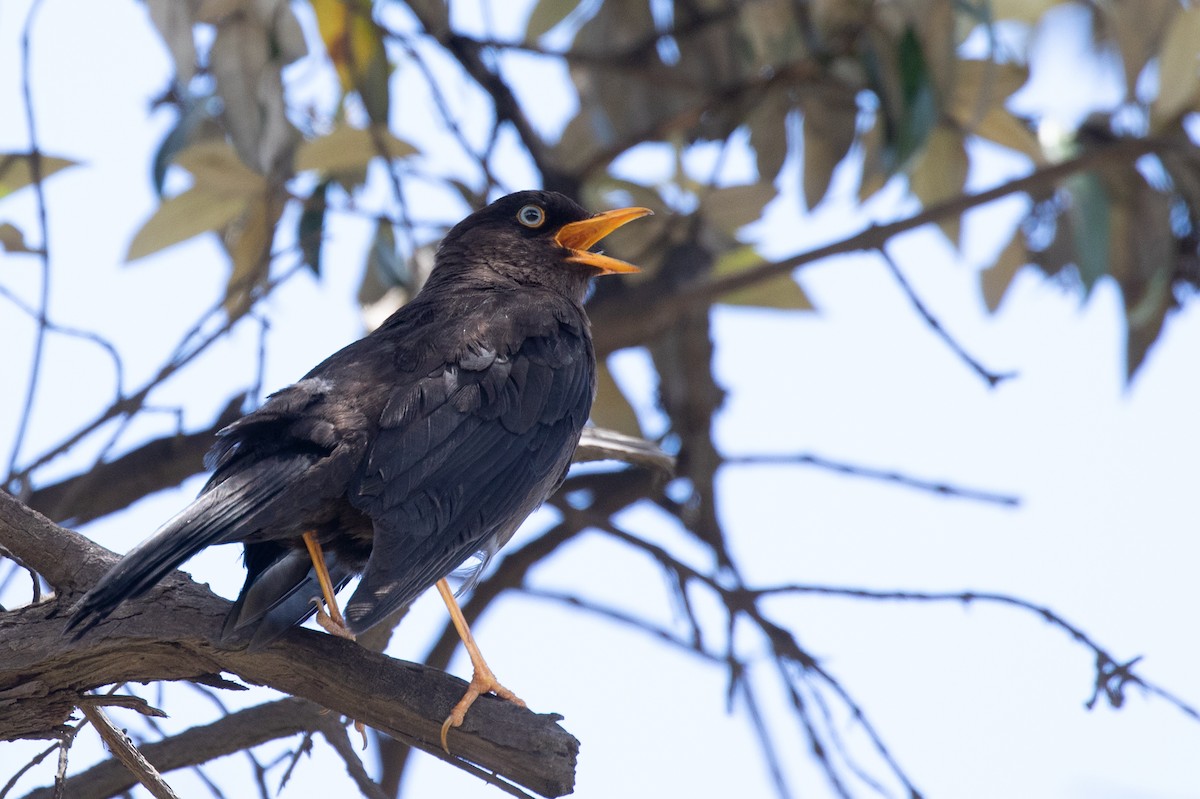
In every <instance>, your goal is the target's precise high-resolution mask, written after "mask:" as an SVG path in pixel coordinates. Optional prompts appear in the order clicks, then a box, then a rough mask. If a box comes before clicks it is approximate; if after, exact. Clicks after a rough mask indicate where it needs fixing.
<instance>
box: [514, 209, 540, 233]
mask: <svg viewBox="0 0 1200 799" xmlns="http://www.w3.org/2000/svg"><path fill="white" fill-rule="evenodd" d="M517 221H518V222H520V223H521V224H522V225H524V226H525V227H528V228H539V227H541V226H542V225H544V224H545V223H546V212H545V210H543V209H542V207H541V206H538V205H524V206H522V207H521V210H520V211H517Z"/></svg>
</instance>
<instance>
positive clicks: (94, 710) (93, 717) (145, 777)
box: [79, 702, 179, 799]
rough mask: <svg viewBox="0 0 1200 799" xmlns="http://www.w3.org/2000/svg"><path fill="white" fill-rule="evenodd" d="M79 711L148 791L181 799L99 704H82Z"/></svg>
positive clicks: (165, 798) (162, 798)
mask: <svg viewBox="0 0 1200 799" xmlns="http://www.w3.org/2000/svg"><path fill="white" fill-rule="evenodd" d="M79 711H80V712H81V713H83V715H84V717H85V718H87V720H88V721H89V722H91V724H92V726H93V727H95V728H96V731H97V732H98V733H100V737H101V738H102V739H104V743H106V744H107V745H108V748H109V750H110V751H111V752H112V753H113V755H114V756H115V757H116V758H117V759H118V760H120V761H121V763H122V764H124V766H125V768H127V769H129V771H130V772H131V773H132V774H133V775H134V776H135V777H137V780H138V782H140V783H141V784H142V785H144V786H145V788H146V790H147V791H149V792H150V793H151V794H152V795H153V796H155V797H157V799H179V796H178V795H177V794H176V793H175V791H173V790H172V789H171V786H170V785H168V784H167V781H166V780H164V779H163V777H162V775H161V774H159V773H158V769H156V768H154V766H153V765H152V764H151V763H150V761H149V760H147V759H146V758H145V757H143V755H142V753H141V752H139V751H138V748H137V747H136V746H134V745H133V743H132V742H130V740H129V738H127V737H126V736H125V733H123V732H121V731H120V730H119V729H117V727H116V725H114V724H113V723H112V722H111V721H110V720H109V718H108V716H107V715H105V713H104V711H103V710H101V709H100V707H99V705H98V704H96V703H92V702H81V703H80V704H79Z"/></svg>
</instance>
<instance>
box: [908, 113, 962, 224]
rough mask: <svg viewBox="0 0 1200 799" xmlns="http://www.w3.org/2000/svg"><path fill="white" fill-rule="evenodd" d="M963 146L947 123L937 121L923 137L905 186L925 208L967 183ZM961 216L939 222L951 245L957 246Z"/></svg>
mask: <svg viewBox="0 0 1200 799" xmlns="http://www.w3.org/2000/svg"><path fill="white" fill-rule="evenodd" d="M969 166H970V164H969V162H968V160H967V149H966V147H965V146H964V144H963V136H962V133H960V132H959V131H958V130H956V129H954V128H952V127H950V126H948V125H938V126H937V127H935V128H934V129H933V130H932V131H931V132H930V134H929V138H928V139H926V141H925V148H924V150H922V151H921V155H920V156H919V157H918V158H917V159H916V162H915V163H914V164H913V167H912V170H911V172H910V174H909V188H910V189H911V190H912V193H913V194H915V195H916V196H917V198H918V199H920V201H921V204H922V205H924V206H925V207H926V208H928V207H930V206H931V205H935V204H937V203H939V202H942V201H943V200H949V199H951V198H952V197H957V196H958V195H960V194H962V190H963V186H965V185H966V183H967V170H968V168H969ZM961 222H962V218H961V216H954V217H952V218H949V219H945V220H943V221H941V222H939V223H938V224H939V226H940V227H941V228H942V231H943V232H944V233H945V234H946V237H947V238H949V239H950V242H951V243H952V244H954V246H956V247H957V246H958V243H959V234H960V232H961Z"/></svg>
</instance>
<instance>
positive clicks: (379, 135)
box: [296, 124, 417, 174]
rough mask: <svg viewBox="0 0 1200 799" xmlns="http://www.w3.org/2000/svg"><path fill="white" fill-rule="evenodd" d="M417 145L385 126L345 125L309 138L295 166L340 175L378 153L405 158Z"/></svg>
mask: <svg viewBox="0 0 1200 799" xmlns="http://www.w3.org/2000/svg"><path fill="white" fill-rule="evenodd" d="M415 152H417V148H415V147H413V146H412V145H411V144H409V143H408V142H404V141H401V140H400V139H397V138H396V137H395V136H393V135H392V134H391V132H390V131H388V130H387V129H386V128H384V127H382V126H378V125H374V126H372V127H370V128H352V127H350V126H349V125H346V124H342V125H339V126H338V127H337V128H334V130H333V131H332V132H331V133H329V134H327V135H325V136H321V137H320V138H318V139H312V140H310V141H306V142H305V143H304V144H302V145H300V148H299V150H297V151H296V169H297V170H299V171H303V170H306V169H319V170H321V171H322V172H324V173H326V174H338V173H343V172H351V171H355V170H360V169H364V168H366V166H367V164H368V163H370V162H371V159H373V158H376V157H378V156H384V157H386V158H403V157H404V156H407V155H412V154H413V153H415Z"/></svg>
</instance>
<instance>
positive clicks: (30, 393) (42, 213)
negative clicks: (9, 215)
mask: <svg viewBox="0 0 1200 799" xmlns="http://www.w3.org/2000/svg"><path fill="white" fill-rule="evenodd" d="M41 5H42V4H41V0H34V2H33V4H32V5H31V6H30V7H29V14H28V15H27V16H26V17H25V26H24V29H23V30H22V31H21V95H22V105H23V106H24V111H25V128H26V130H27V131H28V133H29V173H30V176H31V179H32V182H33V191H34V197H35V202H36V206H37V219H38V227H39V228H40V229H41V235H42V246H41V248H40V249H39V250H38V263H39V264H40V265H41V296H40V298H39V299H38V313H37V321H38V326H37V332H36V333H35V334H34V339H33V364H32V366H31V367H30V371H29V384H28V386H27V387H26V390H25V401H24V404H23V406H22V409H21V415H20V417H19V419H20V421H19V422H18V424H17V432H16V436H15V437H14V438H13V444H12V451H11V452H10V453H9V459H8V470H7V474H8V475H9V479H10V480H11V479H12V476H13V473H14V472H15V471H16V469H17V461H18V459H19V458H20V457H21V446H22V444H24V443H25V434H26V433H27V432H28V431H29V423H30V421H31V420H32V418H33V400H34V397H35V396H36V395H37V386H38V378H39V377H40V375H41V371H42V354H43V351H44V349H45V345H46V333H47V329H46V317H47V315H48V314H49V312H50V223H49V219H48V214H47V212H46V190H45V187H44V186H42V151H41V147H40V145H39V144H38V133H37V115H36V114H35V113H34V110H33V88H32V83H33V78H32V72H31V70H30V58H31V54H32V49H33V46H32V42H31V35H32V32H33V20H34V18H35V17H36V16H37V13H38V11H39V10H40V9H41Z"/></svg>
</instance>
